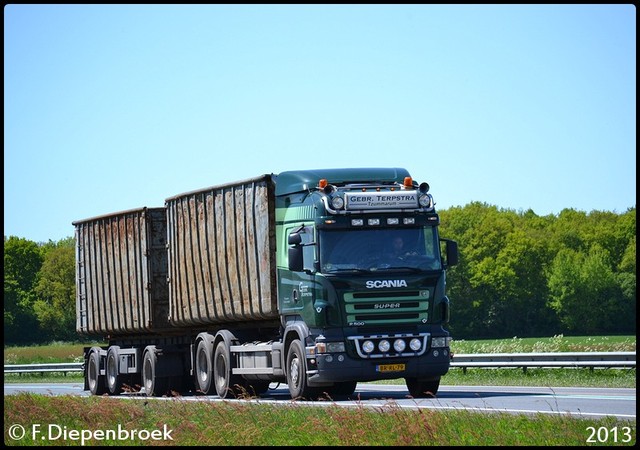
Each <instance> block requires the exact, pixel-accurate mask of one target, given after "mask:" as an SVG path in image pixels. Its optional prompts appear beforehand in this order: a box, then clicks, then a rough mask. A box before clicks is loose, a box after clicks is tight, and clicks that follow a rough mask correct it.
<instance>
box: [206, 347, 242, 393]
mask: <svg viewBox="0 0 640 450" xmlns="http://www.w3.org/2000/svg"><path fill="white" fill-rule="evenodd" d="M213 380H214V384H215V387H216V393H217V394H218V396H220V398H230V397H237V396H239V395H241V394H242V388H243V387H244V379H243V378H242V377H240V376H238V375H232V373H231V351H230V350H229V347H228V346H227V344H226V343H225V341H224V340H221V341H220V342H218V345H217V346H216V352H215V354H214V355H213Z"/></svg>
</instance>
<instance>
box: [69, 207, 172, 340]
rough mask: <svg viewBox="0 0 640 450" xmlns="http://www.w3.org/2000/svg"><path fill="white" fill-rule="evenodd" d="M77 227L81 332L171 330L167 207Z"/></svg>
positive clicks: (113, 333) (78, 325) (112, 333)
mask: <svg viewBox="0 0 640 450" xmlns="http://www.w3.org/2000/svg"><path fill="white" fill-rule="evenodd" d="M73 225H75V236H76V329H77V331H78V333H80V334H85V335H103V336H104V335H109V336H123V335H132V334H140V333H156V332H162V331H163V330H166V329H168V328H169V327H170V324H169V321H168V312H169V289H168V285H167V267H168V264H167V251H166V242H167V241H166V234H167V233H166V230H167V226H166V225H167V220H166V210H165V208H140V209H135V210H129V211H123V212H119V213H114V214H110V215H105V216H100V217H94V218H91V219H85V220H80V221H76V222H73Z"/></svg>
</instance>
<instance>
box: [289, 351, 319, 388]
mask: <svg viewBox="0 0 640 450" xmlns="http://www.w3.org/2000/svg"><path fill="white" fill-rule="evenodd" d="M287 384H288V385H289V393H290V394H291V398H292V399H294V400H296V399H306V400H314V399H315V398H316V397H317V394H318V390H317V389H314V388H310V387H309V385H308V380H307V358H306V356H305V353H304V348H303V347H302V342H300V340H299V339H295V340H294V341H292V342H291V345H290V346H289V351H288V352H287Z"/></svg>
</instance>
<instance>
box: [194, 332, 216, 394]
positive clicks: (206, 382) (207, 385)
mask: <svg viewBox="0 0 640 450" xmlns="http://www.w3.org/2000/svg"><path fill="white" fill-rule="evenodd" d="M212 378H213V367H212V364H211V346H210V345H209V343H208V342H206V341H204V340H201V341H200V342H199V343H198V348H197V349H196V389H197V391H198V392H199V393H202V394H205V395H209V394H210V393H211V391H212V390H213V389H212V387H213V383H211V380H212Z"/></svg>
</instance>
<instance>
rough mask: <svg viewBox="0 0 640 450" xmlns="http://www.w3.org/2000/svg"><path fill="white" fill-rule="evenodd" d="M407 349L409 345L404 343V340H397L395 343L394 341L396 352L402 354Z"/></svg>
mask: <svg viewBox="0 0 640 450" xmlns="http://www.w3.org/2000/svg"><path fill="white" fill-rule="evenodd" d="M405 348H407V344H406V343H405V342H404V340H402V339H396V340H395V341H393V349H394V350H395V351H396V352H398V353H402V352H403V351H404V349H405Z"/></svg>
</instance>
